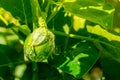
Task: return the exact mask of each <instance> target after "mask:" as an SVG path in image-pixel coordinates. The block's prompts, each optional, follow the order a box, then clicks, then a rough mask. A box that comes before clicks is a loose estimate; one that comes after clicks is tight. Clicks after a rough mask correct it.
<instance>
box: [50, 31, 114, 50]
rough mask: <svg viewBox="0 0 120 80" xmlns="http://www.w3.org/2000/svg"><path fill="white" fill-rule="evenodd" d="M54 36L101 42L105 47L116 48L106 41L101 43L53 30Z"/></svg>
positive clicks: (89, 38)
mask: <svg viewBox="0 0 120 80" xmlns="http://www.w3.org/2000/svg"><path fill="white" fill-rule="evenodd" d="M51 31H52V32H53V33H54V34H57V35H61V36H66V37H70V38H75V39H85V40H88V41H92V42H93V41H95V42H99V43H102V44H104V45H107V46H110V47H112V48H116V47H115V46H113V45H111V44H109V43H107V42H104V41H101V40H98V39H94V38H91V37H85V36H80V35H76V34H65V33H64V32H60V31H55V30H51Z"/></svg>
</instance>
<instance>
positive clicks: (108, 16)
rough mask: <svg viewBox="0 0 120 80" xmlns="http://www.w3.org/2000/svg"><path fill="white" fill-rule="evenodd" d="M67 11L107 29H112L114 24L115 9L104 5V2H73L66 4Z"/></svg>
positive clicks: (97, 0)
mask: <svg viewBox="0 0 120 80" xmlns="http://www.w3.org/2000/svg"><path fill="white" fill-rule="evenodd" d="M63 7H64V9H65V11H67V12H70V13H72V14H74V15H77V16H79V17H82V18H85V19H87V20H90V21H92V22H94V23H98V24H99V25H101V26H102V27H104V28H106V29H110V28H111V27H112V24H113V12H114V8H113V7H112V6H111V5H109V4H107V5H105V4H104V1H103V0H73V1H72V2H69V1H67V2H64V3H63Z"/></svg>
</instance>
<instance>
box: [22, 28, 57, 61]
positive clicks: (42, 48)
mask: <svg viewBox="0 0 120 80" xmlns="http://www.w3.org/2000/svg"><path fill="white" fill-rule="evenodd" d="M54 49H55V44H54V34H53V33H52V32H51V31H50V30H48V29H47V28H46V27H39V28H37V29H35V30H34V31H33V32H32V33H31V34H30V35H29V36H28V37H27V38H26V40H25V44H24V57H25V60H26V61H34V62H43V61H44V60H46V59H47V58H48V57H49V56H51V55H52V53H54Z"/></svg>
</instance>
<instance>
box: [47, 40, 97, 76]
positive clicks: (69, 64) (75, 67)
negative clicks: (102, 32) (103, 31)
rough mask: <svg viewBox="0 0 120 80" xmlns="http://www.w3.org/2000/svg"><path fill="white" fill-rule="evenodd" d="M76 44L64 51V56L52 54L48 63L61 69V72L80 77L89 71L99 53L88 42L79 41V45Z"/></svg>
mask: <svg viewBox="0 0 120 80" xmlns="http://www.w3.org/2000/svg"><path fill="white" fill-rule="evenodd" d="M76 46H77V47H76V48H75V49H73V50H72V51H69V52H68V53H66V56H65V55H64V56H62V55H56V56H54V57H53V59H52V60H50V61H49V63H50V64H52V65H53V66H54V67H57V68H59V69H61V70H62V71H63V72H66V73H69V74H71V75H73V76H74V77H76V78H80V77H82V76H83V75H84V74H85V73H86V72H88V71H89V69H90V68H91V66H92V65H93V64H94V63H95V62H96V60H97V59H98V57H99V54H98V51H97V50H96V49H95V47H94V46H92V44H91V43H89V42H88V43H87V42H80V43H79V45H76Z"/></svg>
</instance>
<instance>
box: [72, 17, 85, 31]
mask: <svg viewBox="0 0 120 80" xmlns="http://www.w3.org/2000/svg"><path fill="white" fill-rule="evenodd" d="M73 19H74V21H73V28H74V30H75V31H79V30H80V29H83V28H84V27H85V26H84V25H85V19H83V18H80V17H78V16H73Z"/></svg>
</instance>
